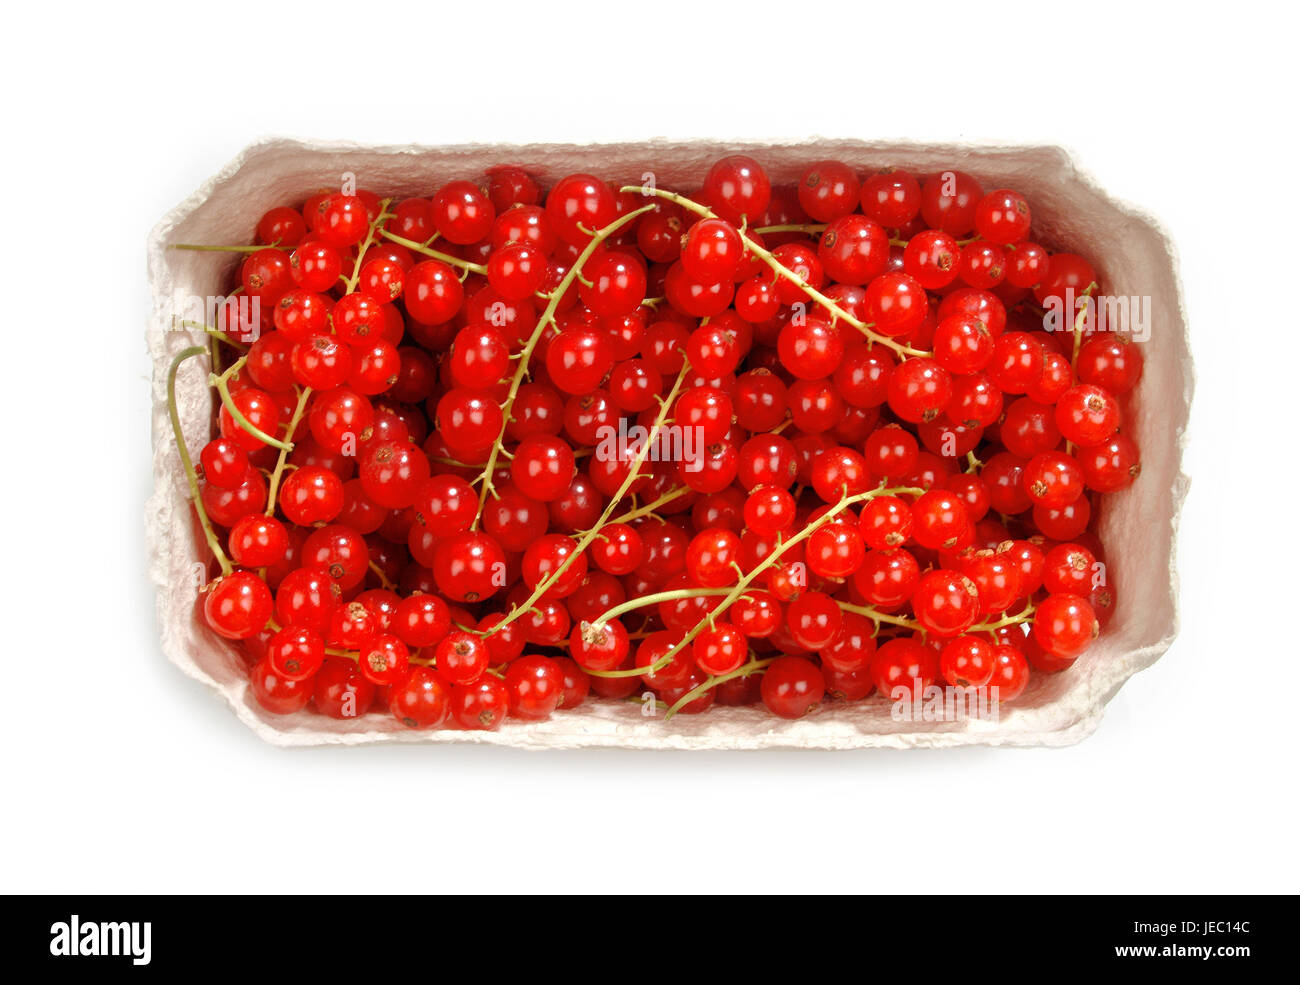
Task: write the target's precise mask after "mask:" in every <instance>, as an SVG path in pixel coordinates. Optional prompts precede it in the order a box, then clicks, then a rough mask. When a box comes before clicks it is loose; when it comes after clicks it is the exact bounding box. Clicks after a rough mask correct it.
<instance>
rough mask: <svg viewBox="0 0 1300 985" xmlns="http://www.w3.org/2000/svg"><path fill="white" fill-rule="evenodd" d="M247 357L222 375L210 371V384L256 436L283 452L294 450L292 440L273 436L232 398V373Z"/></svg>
mask: <svg viewBox="0 0 1300 985" xmlns="http://www.w3.org/2000/svg"><path fill="white" fill-rule="evenodd" d="M204 351H205V352H206V351H207V350H206V349H205V350H204ZM247 358H248V357H247V356H242V357H240V358H239V359H237V360H235V362H233V363H231V364H230V367H229V368H228V369H227V370H226V371H225V372H224V373H222V374H221V375H220V376H218V375H217V374H216V373H209V374H208V386H214V387H216V388H217V393H219V394H221V404H222V406H223V407H225V408H226V410H228V411H230V416H231V417H233V418H234V419H235V423H236V424H238V425H239V426H240V427H241V428H243V429H244V430H245V431H247V432H248V433H249V434H251V435H252V436H253V437H254V438H257V439H258V440H259V441H261V442H262V443H263V444H268V445H270V446H271V447H272V448H279V449H280V451H282V452H286V451H293V443H292V442H288V441H281V440H280V439H279V438H273V437H271V436H270V435H269V434H267V433H266V432H265V431H263V430H262V429H261V428H259V427H257V426H256V425H255V424H253V422H252V421H250V420H249V419H248V418H247V417H245V416H244V412H243V411H242V410H240V409H239V408H238V407H236V406H235V402H234V401H233V400H231V399H230V385H229V382H228V381H229V379H230V377H231V376H232V375H234V374H235V373H238V372H239V370H240V369H242V368H243V365H244V360H246V359H247Z"/></svg>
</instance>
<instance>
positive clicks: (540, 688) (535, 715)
mask: <svg viewBox="0 0 1300 985" xmlns="http://www.w3.org/2000/svg"><path fill="white" fill-rule="evenodd" d="M505 686H506V694H507V696H508V698H509V702H510V715H511V716H512V717H514V718H524V719H528V720H531V721H540V720H542V719H546V718H550V717H551V714H552V712H554V711H555V709H556V708H558V707H559V705H560V698H561V697H562V696H563V694H564V674H563V672H562V671H561V670H560V668H559V667H558V666H557V665H556V663H555V661H554V660H550V659H548V658H546V657H542V656H525V657H520V658H519V659H518V660H515V661H513V662H512V663H511V664H510V666H509V667H507V668H506V676H505Z"/></svg>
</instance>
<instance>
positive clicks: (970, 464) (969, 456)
mask: <svg viewBox="0 0 1300 985" xmlns="http://www.w3.org/2000/svg"><path fill="white" fill-rule="evenodd" d="M983 467H984V463H983V462H981V461H980V460H979V459H978V458H976V457H975V453H974V452H973V451H968V452H967V453H966V472H967V474H968V475H978V474H979V470H980V469H982V468H983Z"/></svg>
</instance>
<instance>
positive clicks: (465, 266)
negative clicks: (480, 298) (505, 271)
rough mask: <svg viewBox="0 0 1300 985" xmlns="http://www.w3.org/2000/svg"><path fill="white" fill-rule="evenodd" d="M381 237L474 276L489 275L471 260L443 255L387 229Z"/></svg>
mask: <svg viewBox="0 0 1300 985" xmlns="http://www.w3.org/2000/svg"><path fill="white" fill-rule="evenodd" d="M379 235H380V236H382V237H384V239H388V240H392V241H393V242H394V243H396V244H397V245H398V246H405V247H406V248H407V249H408V250H410V251H412V252H413V253H420V254H423V255H424V256H427V257H429V258H430V259H433V260H441V261H442V262H443V263H446V264H450V265H451V266H453V267H459V268H460V269H461V270H466V271H469V272H470V273H472V274H483V275H484V276H486V275H487V267H485V266H484V265H483V264H481V263H471V262H470V261H469V260H462V259H461V258H460V257H454V256H452V255H451V254H450V253H443V252H441V251H439V250H434V249H430V248H429V247H428V246H426V245H424V244H422V243H417V242H416V241H415V240H413V239H407V238H406V237H405V236H398V235H397V233H390V232H389V231H388V230H387V229H381V230H379Z"/></svg>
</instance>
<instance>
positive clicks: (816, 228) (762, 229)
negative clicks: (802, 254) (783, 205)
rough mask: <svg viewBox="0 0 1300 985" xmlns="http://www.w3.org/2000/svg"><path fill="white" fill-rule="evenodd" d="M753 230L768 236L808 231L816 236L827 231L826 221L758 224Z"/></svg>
mask: <svg viewBox="0 0 1300 985" xmlns="http://www.w3.org/2000/svg"><path fill="white" fill-rule="evenodd" d="M752 231H753V232H756V233H758V235H760V236H766V235H767V234H768V233H807V234H808V235H810V236H815V235H817V234H818V233H822V232H825V231H826V223H824V222H802V223H800V222H787V223H783V224H781V225H779V226H756V227H755V228H754V229H753V230H752Z"/></svg>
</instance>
